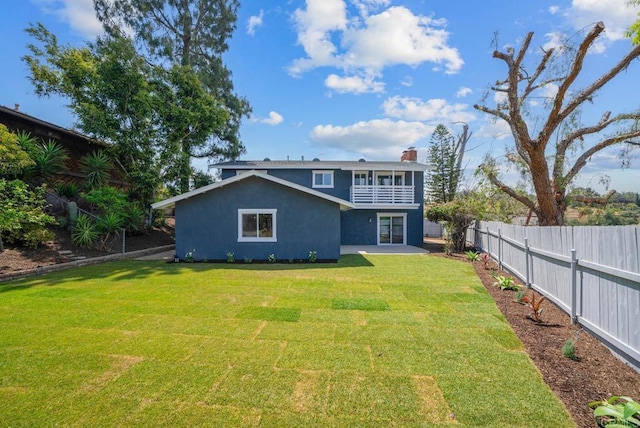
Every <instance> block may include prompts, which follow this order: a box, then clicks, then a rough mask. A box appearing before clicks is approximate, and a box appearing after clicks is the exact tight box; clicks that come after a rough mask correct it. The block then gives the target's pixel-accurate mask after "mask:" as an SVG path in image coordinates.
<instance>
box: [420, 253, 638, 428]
mask: <svg viewBox="0 0 640 428" xmlns="http://www.w3.org/2000/svg"><path fill="white" fill-rule="evenodd" d="M425 245H427V244H425ZM428 245H429V248H428V249H429V250H430V251H431V252H432V254H433V255H436V256H441V257H449V258H455V259H458V260H461V261H464V262H465V263H469V262H468V261H467V260H466V257H465V256H464V254H454V255H452V256H446V255H445V254H444V253H443V251H442V247H441V246H440V247H438V242H435V241H433V240H430V242H429V243H428ZM474 267H475V270H476V272H477V274H478V276H479V277H480V279H481V280H482V283H483V284H484V286H485V288H486V289H487V291H488V292H489V294H490V295H491V296H492V297H493V299H494V300H495V301H496V304H497V306H498V308H499V309H500V311H501V312H502V313H503V314H504V316H505V318H506V319H507V321H508V322H509V324H510V325H511V327H512V329H513V330H514V331H515V333H516V335H517V336H518V337H519V338H520V340H521V341H522V343H523V344H524V346H525V348H526V350H527V353H528V354H529V357H530V358H531V360H533V362H534V363H535V365H536V366H537V367H538V370H540V373H542V376H543V378H544V381H545V382H546V383H547V385H549V387H550V388H551V389H552V390H553V392H554V393H555V394H556V395H557V396H558V397H559V398H560V400H562V402H563V403H564V405H565V407H566V408H567V410H568V411H569V413H570V414H571V416H572V417H573V419H574V421H575V422H576V425H577V426H578V427H585V428H586V427H594V426H595V423H594V420H593V412H592V410H591V409H589V406H588V405H589V403H590V402H592V401H596V400H602V399H604V398H609V397H611V396H612V395H628V396H631V397H632V398H634V399H635V400H636V401H638V400H640V373H638V372H637V371H635V370H634V369H633V368H631V367H629V366H628V365H626V364H624V363H623V362H622V361H620V360H619V359H618V358H617V357H616V356H614V355H613V354H612V353H611V351H609V349H608V348H607V347H605V346H604V345H602V344H601V343H600V342H599V341H598V340H597V339H596V338H594V337H593V336H591V335H590V334H589V333H588V332H586V331H584V330H581V329H580V327H579V326H575V325H572V324H571V320H570V318H569V316H568V315H567V314H566V313H565V312H564V311H562V310H561V309H560V308H558V307H557V306H556V305H555V304H553V303H552V302H549V301H548V300H545V301H544V302H543V303H542V309H543V310H542V313H541V316H542V322H541V323H535V322H533V321H532V320H531V319H529V318H527V314H528V313H529V311H528V309H527V308H526V307H525V306H523V305H521V304H519V303H517V302H516V301H515V292H514V291H509V290H505V291H501V290H500V289H499V288H498V287H494V286H493V283H494V282H495V279H494V278H493V277H492V273H493V272H494V271H495V272H497V273H498V274H500V275H510V274H509V273H508V272H504V271H499V270H497V265H496V264H495V263H491V264H490V268H491V269H484V267H483V264H482V263H481V262H476V263H474ZM516 283H520V282H519V281H517V280H516ZM520 284H521V283H520ZM525 291H526V290H525ZM527 293H528V294H530V293H532V291H528V292H527ZM536 296H539V295H538V294H537V293H536ZM570 338H577V342H576V356H577V357H578V358H577V360H575V361H574V360H570V359H569V358H567V357H565V356H564V355H563V354H562V346H563V345H564V344H565V342H566V341H567V340H568V339H570Z"/></svg>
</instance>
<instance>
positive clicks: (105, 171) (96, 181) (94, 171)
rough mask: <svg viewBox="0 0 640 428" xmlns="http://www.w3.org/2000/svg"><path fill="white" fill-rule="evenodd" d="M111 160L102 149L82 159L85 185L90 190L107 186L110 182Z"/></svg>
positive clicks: (81, 167) (81, 165)
mask: <svg viewBox="0 0 640 428" xmlns="http://www.w3.org/2000/svg"><path fill="white" fill-rule="evenodd" d="M110 170H111V160H110V159H109V156H108V155H107V154H106V153H105V152H104V151H102V150H98V151H95V152H92V153H89V154H88V155H86V156H84V157H83V158H82V159H80V171H81V172H82V173H83V174H84V175H85V178H84V187H85V188H86V189H88V190H91V189H95V188H98V187H102V186H106V185H107V183H108V182H109V171H110Z"/></svg>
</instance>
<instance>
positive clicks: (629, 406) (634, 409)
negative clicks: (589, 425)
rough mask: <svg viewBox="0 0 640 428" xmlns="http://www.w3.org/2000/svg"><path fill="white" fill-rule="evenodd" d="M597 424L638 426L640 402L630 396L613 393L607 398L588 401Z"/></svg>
mask: <svg viewBox="0 0 640 428" xmlns="http://www.w3.org/2000/svg"><path fill="white" fill-rule="evenodd" d="M589 407H591V408H592V409H594V410H593V418H594V419H595V420H596V422H597V423H598V426H603V427H607V426H611V427H640V404H638V403H636V402H635V401H633V399H632V398H631V397H624V396H618V395H614V396H613V397H611V398H609V399H608V400H602V401H594V402H592V403H589Z"/></svg>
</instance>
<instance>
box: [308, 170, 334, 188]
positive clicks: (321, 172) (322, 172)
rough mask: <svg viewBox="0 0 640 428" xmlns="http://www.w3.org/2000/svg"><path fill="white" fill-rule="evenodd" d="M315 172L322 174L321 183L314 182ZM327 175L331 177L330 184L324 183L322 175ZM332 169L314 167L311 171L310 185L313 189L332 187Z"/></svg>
mask: <svg viewBox="0 0 640 428" xmlns="http://www.w3.org/2000/svg"><path fill="white" fill-rule="evenodd" d="M316 174H320V175H322V184H316ZM325 175H329V176H330V177H331V184H325V183H324V176H325ZM333 178H334V177H333V170H326V169H314V170H313V171H312V172H311V187H312V188H314V189H333V187H334V180H333Z"/></svg>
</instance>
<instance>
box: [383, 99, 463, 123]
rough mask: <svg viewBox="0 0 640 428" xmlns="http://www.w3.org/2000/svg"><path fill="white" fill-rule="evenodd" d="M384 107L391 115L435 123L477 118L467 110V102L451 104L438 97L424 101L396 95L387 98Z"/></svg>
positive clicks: (386, 112) (388, 114)
mask: <svg viewBox="0 0 640 428" xmlns="http://www.w3.org/2000/svg"><path fill="white" fill-rule="evenodd" d="M382 109H383V111H384V114H385V115H386V116H389V117H395V118H398V119H406V120H419V121H424V122H430V123H434V124H437V123H445V124H448V123H453V122H471V121H473V120H475V115H474V114H473V113H471V112H469V111H468V110H467V109H468V106H467V104H449V102H448V101H447V100H444V99H438V98H436V99H430V100H426V101H423V100H421V99H419V98H407V97H398V96H396V97H391V98H388V99H386V100H385V101H384V103H383V104H382Z"/></svg>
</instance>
